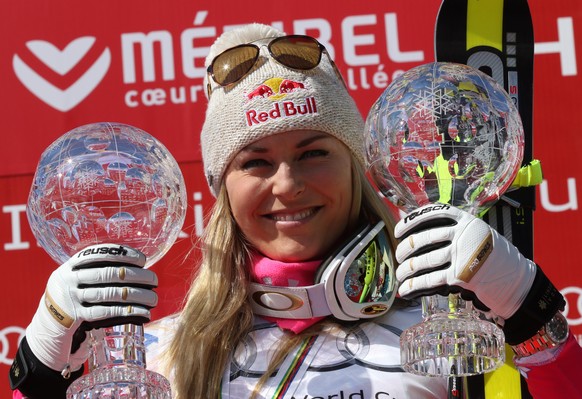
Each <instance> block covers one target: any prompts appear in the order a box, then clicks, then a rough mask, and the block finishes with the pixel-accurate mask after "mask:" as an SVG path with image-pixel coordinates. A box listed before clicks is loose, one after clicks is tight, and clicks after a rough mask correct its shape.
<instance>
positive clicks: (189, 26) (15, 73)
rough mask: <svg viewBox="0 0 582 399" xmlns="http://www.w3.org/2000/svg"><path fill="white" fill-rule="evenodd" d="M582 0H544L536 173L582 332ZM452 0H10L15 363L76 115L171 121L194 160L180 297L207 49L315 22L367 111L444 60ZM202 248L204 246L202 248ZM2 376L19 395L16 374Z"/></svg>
mask: <svg viewBox="0 0 582 399" xmlns="http://www.w3.org/2000/svg"><path fill="white" fill-rule="evenodd" d="M581 4H582V3H580V2H579V0H558V1H552V2H547V1H543V0H535V1H530V7H531V8H532V14H533V19H534V26H535V41H536V48H535V50H536V56H535V88H534V92H535V98H534V111H535V116H534V134H535V146H534V156H535V157H536V158H538V159H541V160H542V166H543V170H544V182H543V184H542V185H541V186H539V187H538V188H537V200H538V209H537V211H536V212H535V260H536V261H537V262H538V263H539V264H541V265H542V266H543V268H544V270H545V271H546V273H547V274H548V275H549V276H550V277H551V278H552V279H553V281H554V282H555V283H556V284H557V286H558V288H559V289H560V290H561V291H562V292H563V293H564V294H565V295H566V298H567V299H568V308H567V317H568V319H569V322H570V325H571V326H572V328H573V330H574V332H575V333H576V334H577V336H578V339H579V340H581V341H582V271H581V270H578V269H579V268H580V266H578V262H577V257H578V252H577V249H578V248H577V244H578V242H579V241H580V237H581V233H579V232H578V231H577V230H576V227H575V226H579V225H582V213H581V212H580V210H579V209H578V187H577V185H578V180H581V181H582V176H581V175H582V171H580V170H578V168H577V163H576V162H577V159H579V157H580V155H579V153H578V143H581V144H582V138H580V137H579V135H580V134H581V133H582V128H580V124H579V123H577V122H576V119H575V117H576V115H577V112H580V111H579V107H580V100H579V95H580V93H581V92H582V80H581V79H580V72H579V70H578V62H577V61H578V59H579V54H580V53H581V52H582V42H581V40H582V33H581V31H582V5H581ZM439 5H440V1H439V0H419V1H416V2H410V1H408V0H392V1H384V2H379V1H369V2H361V1H360V2H341V3H337V4H335V3H334V6H333V7H332V6H330V5H328V4H327V2H315V1H306V0H295V1H293V2H274V1H265V0H256V1H253V2H225V1H214V2H204V3H200V2H191V1H185V0H175V1H172V2H162V1H150V2H143V1H138V0H125V1H123V2H112V1H102V2H92V3H91V2H83V4H82V5H80V4H78V2H73V1H59V2H44V1H40V0H36V1H34V0H33V1H24V2H5V4H3V8H4V12H3V13H2V15H4V23H2V24H1V25H0V32H1V35H0V36H1V37H2V38H3V39H2V41H0V83H1V86H0V87H1V88H2V90H0V109H1V110H2V115H3V118H2V125H1V126H2V130H1V131H0V135H1V137H2V139H1V142H2V148H4V150H3V154H2V159H3V162H2V163H1V164H0V179H1V180H0V208H1V212H0V268H1V270H2V272H3V275H4V278H3V281H4V287H3V289H2V290H1V292H0V298H1V299H2V300H1V303H2V304H3V305H2V310H3V311H2V315H1V316H0V372H1V373H3V374H4V375H6V373H7V372H8V365H9V364H10V363H11V361H12V358H13V357H14V354H15V352H16V346H17V341H18V339H19V338H20V337H21V335H22V334H23V331H24V328H25V327H26V325H27V323H28V321H29V320H30V318H31V317H32V315H33V313H34V311H35V309H36V307H37V304H38V300H39V298H40V296H41V294H42V292H43V289H44V285H45V282H46V280H47V278H48V276H49V274H50V273H51V271H52V270H53V269H54V268H55V267H56V266H57V265H56V264H54V262H53V261H52V260H51V259H50V258H49V257H48V255H46V254H45V253H44V251H43V250H42V249H40V248H39V247H37V245H36V242H35V240H34V237H33V235H32V233H31V230H30V228H29V227H28V223H27V220H26V216H25V213H24V211H25V204H26V202H27V197H28V190H29V187H30V184H31V181H32V175H33V173H34V170H35V168H36V164H37V162H38V159H39V157H40V154H41V153H42V151H43V150H44V149H45V148H46V147H47V146H48V145H49V144H50V143H51V142H52V141H54V140H55V139H56V138H57V137H59V136H60V135H61V134H63V133H65V132H66V131H68V130H71V129H72V128H74V127H77V126H80V125H83V124H87V123H91V122H97V121H116V122H124V123H128V124H132V125H135V126H138V127H140V128H142V129H144V130H146V131H148V132H149V133H151V134H153V135H154V136H156V137H158V138H159V139H160V140H161V141H162V142H163V143H164V144H165V145H166V146H167V147H168V149H169V150H170V151H171V152H172V153H173V154H174V156H175V157H176V159H177V160H178V161H179V162H180V164H181V166H182V168H183V171H184V174H185V177H186V181H187V189H188V193H189V201H190V206H189V210H188V215H187V219H186V220H187V221H186V225H185V228H184V234H183V237H182V238H180V240H179V241H178V243H177V244H176V245H175V246H174V247H173V248H172V250H171V251H170V252H169V253H168V255H167V256H166V257H165V258H164V259H163V260H162V261H160V262H159V263H158V264H156V265H154V266H153V268H154V270H155V271H156V272H157V273H158V275H159V277H160V288H159V290H158V292H159V294H160V298H161V303H160V306H159V307H158V308H157V309H156V310H155V316H156V317H160V316H163V315H165V314H168V313H170V312H173V311H174V310H176V309H177V307H178V306H179V304H180V299H181V297H182V295H183V293H184V290H185V287H186V286H187V279H188V276H189V274H190V272H191V266H190V264H191V261H190V262H188V261H184V257H185V255H186V254H187V252H188V251H189V250H190V247H191V242H192V238H191V236H192V237H194V238H195V237H196V235H197V234H199V233H200V231H201V229H202V228H203V222H202V215H203V213H204V212H205V211H206V210H207V209H208V207H209V206H210V205H211V203H212V197H211V195H210V193H209V192H208V189H207V187H206V183H205V181H204V178H203V174H202V167H201V163H200V151H199V146H198V142H199V141H198V134H199V131H200V127H201V124H202V120H203V117H204V110H205V105H206V100H205V98H204V95H203V91H202V90H203V88H202V86H203V84H202V78H203V76H204V74H205V70H204V68H203V62H204V57H205V56H206V54H207V52H208V46H210V44H211V43H212V42H213V40H214V38H215V37H216V36H218V35H219V34H220V33H222V32H223V31H224V30H225V29H228V28H230V27H232V26H233V25H239V24H244V23H248V22H254V21H257V22H263V23H269V24H273V25H275V26H277V27H280V28H283V29H284V30H285V31H287V32H288V33H307V34H311V35H314V36H316V37H318V38H320V40H321V41H322V42H323V43H324V44H325V45H326V47H327V48H328V49H329V51H330V53H331V54H332V56H334V58H335V59H336V60H337V64H338V66H339V68H340V69H341V71H342V73H343V74H344V76H345V77H346V79H347V82H348V85H349V88H350V90H351V91H352V94H353V96H354V97H355V98H356V100H357V103H358V106H359V108H360V111H361V112H362V114H364V115H365V114H367V112H368V109H369V107H370V106H371V104H372V103H373V102H374V100H375V99H376V98H377V97H378V96H379V95H380V93H381V92H382V90H383V89H384V88H385V87H386V85H387V84H389V83H390V82H391V81H392V77H393V76H394V74H395V73H397V72H398V71H402V70H406V69H409V68H411V67H413V66H415V65H418V64H423V63H426V62H431V61H433V60H434V58H433V57H434V52H433V33H434V23H435V18H436V14H437V11H438V7H439ZM196 255H197V253H196V252H194V253H192V254H191V256H194V257H195V256H196ZM0 392H4V393H3V394H1V395H2V396H3V397H6V396H9V394H8V384H7V379H6V378H4V379H3V378H0Z"/></svg>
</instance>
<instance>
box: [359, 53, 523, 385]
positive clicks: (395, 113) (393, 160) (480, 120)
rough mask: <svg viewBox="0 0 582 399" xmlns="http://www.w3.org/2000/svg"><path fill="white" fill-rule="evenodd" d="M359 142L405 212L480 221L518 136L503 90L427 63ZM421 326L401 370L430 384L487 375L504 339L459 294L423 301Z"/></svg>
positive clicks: (381, 184)
mask: <svg viewBox="0 0 582 399" xmlns="http://www.w3.org/2000/svg"><path fill="white" fill-rule="evenodd" d="M365 141H366V151H367V154H366V155H367V161H368V163H369V167H370V176H371V178H372V180H373V181H374V182H375V184H376V185H377V187H378V189H379V190H380V191H381V192H382V194H383V195H384V196H385V197H386V198H388V199H389V200H390V201H391V202H392V203H394V204H395V205H396V206H397V207H399V208H400V209H402V210H404V211H406V212H409V211H412V210H414V209H416V208H418V207H420V206H422V205H425V204H428V203H437V202H438V203H448V204H451V205H454V206H456V207H458V208H461V209H464V210H466V211H467V212H469V213H471V214H473V215H476V216H481V215H482V214H483V213H484V212H485V211H486V210H487V209H488V208H489V207H491V206H492V205H493V204H495V202H496V201H497V200H498V199H499V198H500V197H501V195H502V194H503V193H504V192H505V191H506V190H507V189H508V188H509V187H510V185H511V183H512V182H513V180H514V179H515V177H516V175H517V172H518V171H519V168H520V167H521V163H522V159H523V146H524V136H523V127H522V124H521V119H520V117H519V114H518V111H517V108H516V107H515V105H514V103H513V101H512V100H511V98H510V97H509V96H508V95H507V93H506V92H505V91H504V90H503V88H502V87H501V86H500V85H499V84H498V83H497V82H495V81H494V80H493V79H492V78H490V77H489V76H488V75H486V74H484V73H482V72H481V71H479V70H477V69H474V68H472V67H469V66H466V65H462V64H453V63H442V62H439V63H429V64H425V65H421V66H418V67H415V68H412V69H411V70H409V71H407V72H405V73H404V74H402V75H401V76H399V77H398V78H396V79H395V80H394V81H393V82H392V84H391V85H390V86H388V87H387V88H386V90H385V91H384V92H383V93H382V94H381V96H380V97H379V98H378V100H377V101H376V102H375V103H374V104H373V106H372V108H371V110H370V112H369V114H368V117H367V119H366V130H365ZM422 310H423V321H422V322H420V323H419V324H417V325H415V326H412V327H410V328H409V329H407V330H405V331H404V332H403V333H402V335H401V337H400V346H401V362H402V366H403V368H404V369H405V370H406V371H408V372H411V373H414V374H421V375H429V376H466V375H474V374H482V373H485V372H488V371H492V370H494V369H496V368H497V367H499V366H501V365H502V364H503V361H504V359H505V345H504V342H505V338H504V335H503V331H502V330H501V329H500V328H499V327H498V326H497V325H495V324H494V323H493V322H491V321H488V320H486V318H485V317H484V315H483V313H482V312H480V311H478V310H477V309H475V308H474V307H473V305H472V303H471V302H470V301H465V300H463V299H462V298H461V297H460V295H459V294H450V295H449V296H448V297H445V296H440V295H433V296H426V297H422Z"/></svg>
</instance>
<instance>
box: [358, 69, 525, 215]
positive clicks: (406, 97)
mask: <svg viewBox="0 0 582 399" xmlns="http://www.w3.org/2000/svg"><path fill="white" fill-rule="evenodd" d="M365 140H366V148H367V158H368V162H369V165H370V170H371V176H372V178H373V180H374V181H375V183H376V184H377V186H378V188H379V189H380V190H381V191H382V193H383V194H384V195H385V196H386V197H387V198H389V199H390V200H391V201H392V202H393V203H395V204H396V205H398V206H400V207H401V208H404V209H405V210H407V211H410V210H412V209H414V208H416V207H419V206H422V205H424V204H427V203H430V202H443V203H450V204H452V205H455V206H458V207H460V208H463V209H466V210H467V211H469V212H472V213H475V214H477V213H479V212H481V211H483V210H485V209H487V208H488V207H490V206H491V205H492V204H493V203H494V202H495V201H497V200H498V199H499V197H500V196H501V195H502V194H503V193H504V192H505V191H506V190H507V189H508V188H509V186H510V185H511V183H512V182H513V179H514V178H515V176H516V174H517V172H518V170H519V168H520V167H521V162H522V158H523V128H522V125H521V119H520V118H519V114H518V111H517V109H516V107H515V105H514V103H513V101H512V100H511V98H510V97H509V96H508V95H507V93H506V92H505V91H504V90H503V88H502V87H501V86H499V85H498V84H497V83H496V82H495V81H494V80H493V79H492V78H490V77H489V76H488V75H486V74H484V73H482V72H480V71H478V70H476V69H474V68H471V67H469V66H466V65H461V64H453V63H430V64H425V65H421V66H419V67H416V68H412V69H411V70H409V71H407V72H405V73H404V74H402V75H401V76H399V77H398V78H396V79H395V80H394V81H393V83H392V84H391V85H390V86H388V87H387V88H386V90H385V91H384V92H383V93H382V95H381V96H380V97H379V98H378V100H377V101H376V102H375V103H374V105H373V106H372V108H371V110H370V113H369V114H368V118H367V120H366V131H365Z"/></svg>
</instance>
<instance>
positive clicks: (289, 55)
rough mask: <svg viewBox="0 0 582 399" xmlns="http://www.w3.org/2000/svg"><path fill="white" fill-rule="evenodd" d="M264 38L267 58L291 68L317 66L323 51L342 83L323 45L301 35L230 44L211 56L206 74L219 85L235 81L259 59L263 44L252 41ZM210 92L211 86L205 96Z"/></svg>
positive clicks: (305, 68) (226, 84) (304, 69)
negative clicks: (227, 47) (228, 47)
mask: <svg viewBox="0 0 582 399" xmlns="http://www.w3.org/2000/svg"><path fill="white" fill-rule="evenodd" d="M267 40H269V42H268V43H267V44H266V47H267V49H268V50H269V54H270V55H271V57H273V59H274V60H275V61H277V62H278V63H279V64H281V65H284V66H286V67H289V68H293V69H298V70H303V71H307V70H310V69H313V68H315V67H317V66H318V65H319V63H320V62H321V56H322V55H323V53H325V54H326V55H327V57H328V59H329V61H330V63H331V64H332V66H333V68H334V70H335V72H336V74H337V75H338V76H339V77H340V78H341V80H342V82H343V78H342V77H341V74H340V73H339V71H338V70H337V66H336V65H335V63H334V62H333V60H332V59H331V57H330V56H329V53H328V52H327V50H326V49H325V47H324V46H323V44H321V43H319V42H318V41H317V40H315V39H314V38H312V37H310V36H305V35H288V36H280V37H276V38H273V39H269V38H267V39H261V40H257V41H255V42H252V43H246V44H241V45H238V46H236V47H232V48H230V49H228V50H225V51H224V52H222V53H220V54H219V55H217V56H216V57H214V59H213V60H212V62H211V63H210V65H209V66H208V69H207V73H208V75H209V76H210V77H212V80H214V81H215V82H216V83H217V84H219V85H220V86H229V85H232V84H234V83H236V82H238V81H239V80H241V79H242V78H244V77H245V76H247V75H248V74H249V73H250V71H251V70H252V68H253V67H254V66H255V64H256V63H257V61H258V59H259V55H260V52H261V47H263V46H265V44H263V45H257V44H255V43H258V42H261V41H267ZM344 85H345V82H344ZM210 94H211V89H210V86H209V87H208V97H210Z"/></svg>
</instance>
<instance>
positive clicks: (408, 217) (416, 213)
mask: <svg viewBox="0 0 582 399" xmlns="http://www.w3.org/2000/svg"><path fill="white" fill-rule="evenodd" d="M450 208H451V206H450V205H449V204H442V205H433V206H427V207H426V208H424V209H423V210H421V211H414V212H411V213H409V214H408V215H406V217H405V218H404V223H408V222H410V221H412V220H413V219H414V218H415V217H417V216H420V215H424V214H425V213H429V212H433V211H441V210H443V209H450Z"/></svg>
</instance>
